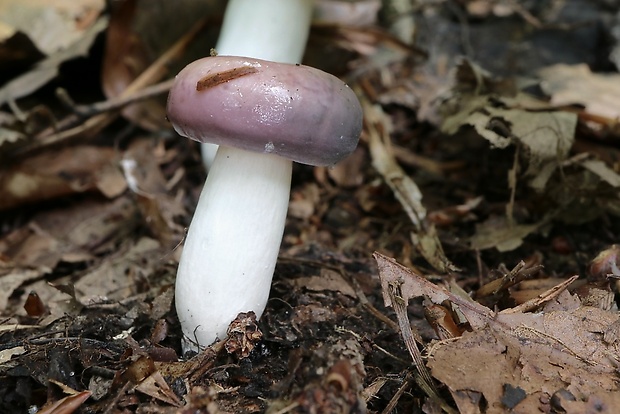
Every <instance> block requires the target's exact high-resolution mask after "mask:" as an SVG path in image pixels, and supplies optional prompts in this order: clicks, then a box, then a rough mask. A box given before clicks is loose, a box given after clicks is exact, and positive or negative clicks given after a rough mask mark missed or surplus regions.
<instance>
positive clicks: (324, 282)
mask: <svg viewBox="0 0 620 414" xmlns="http://www.w3.org/2000/svg"><path fill="white" fill-rule="evenodd" d="M291 283H292V285H293V286H294V287H296V288H305V289H308V290H312V291H315V292H320V291H324V290H328V291H332V292H339V293H342V294H343V295H347V296H350V297H352V298H354V297H356V294H355V290H354V289H353V288H352V287H351V285H350V284H349V283H347V281H346V280H344V279H343V278H342V276H341V275H340V273H338V272H336V271H334V270H330V269H321V275H320V276H310V277H300V278H296V279H293V280H292V282H291Z"/></svg>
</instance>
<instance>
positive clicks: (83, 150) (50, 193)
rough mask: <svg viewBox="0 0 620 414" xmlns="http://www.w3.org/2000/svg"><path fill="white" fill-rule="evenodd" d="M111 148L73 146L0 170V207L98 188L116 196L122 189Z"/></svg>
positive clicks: (122, 184) (114, 154) (122, 179)
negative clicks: (0, 196) (0, 194)
mask: <svg viewBox="0 0 620 414" xmlns="http://www.w3.org/2000/svg"><path fill="white" fill-rule="evenodd" d="M115 158H116V152H115V151H114V149H112V148H107V147H106V148H104V147H93V146H86V145H83V146H77V147H67V148H63V149H60V150H56V151H46V152H44V153H42V154H40V155H36V156H33V157H29V158H27V159H25V160H23V161H21V162H18V163H16V164H13V165H9V166H7V167H6V168H3V169H2V170H0V193H2V194H3V196H2V198H1V199H0V210H3V209H9V208H15V207H18V206H21V205H24V204H32V203H36V202H39V201H43V200H49V199H52V198H57V197H61V196H66V195H69V194H74V193H82V192H85V191H93V190H95V189H99V188H100V187H101V188H103V189H104V190H106V192H108V193H109V194H110V195H112V196H116V195H118V194H120V193H122V192H123V191H124V189H125V186H124V178H123V176H122V175H121V174H120V171H119V170H118V168H116V167H115Z"/></svg>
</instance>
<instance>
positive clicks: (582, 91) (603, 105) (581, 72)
mask: <svg viewBox="0 0 620 414" xmlns="http://www.w3.org/2000/svg"><path fill="white" fill-rule="evenodd" d="M538 75H539V76H540V77H541V79H542V82H541V84H540V86H541V87H542V89H543V90H544V91H545V93H547V94H548V95H549V96H551V103H552V104H554V105H575V104H579V105H583V106H584V107H585V109H586V111H587V112H589V113H591V114H594V115H598V116H602V117H605V118H609V119H617V118H619V117H620V75H619V74H617V73H615V74H600V73H592V72H591V71H590V68H589V67H588V65H586V64H585V63H584V64H579V65H566V64H559V65H553V66H549V67H547V68H544V69H541V70H540V71H539V72H538Z"/></svg>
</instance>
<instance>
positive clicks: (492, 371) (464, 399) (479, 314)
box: [374, 253, 620, 413]
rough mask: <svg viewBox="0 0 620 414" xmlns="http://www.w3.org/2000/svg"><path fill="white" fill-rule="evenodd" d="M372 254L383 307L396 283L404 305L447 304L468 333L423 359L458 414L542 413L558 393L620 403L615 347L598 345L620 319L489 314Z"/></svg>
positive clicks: (591, 314)
mask: <svg viewBox="0 0 620 414" xmlns="http://www.w3.org/2000/svg"><path fill="white" fill-rule="evenodd" d="M374 256H375V259H376V260H377V264H378V266H379V275H380V278H381V284H382V289H383V291H384V299H385V300H386V304H387V305H390V303H389V297H388V296H387V295H386V290H387V289H389V286H390V285H397V286H400V290H401V292H402V296H401V297H402V300H404V301H408V300H409V299H410V298H413V297H417V296H425V297H427V298H429V299H430V300H431V301H432V302H433V303H435V304H440V303H442V302H443V301H444V300H449V301H451V302H452V303H454V304H456V305H458V306H459V308H460V310H461V311H462V312H463V314H465V316H466V317H467V320H468V321H469V322H470V325H471V326H472V328H474V331H473V332H466V333H465V334H463V336H462V337H461V338H459V339H458V340H452V341H444V342H440V343H437V344H435V345H434V346H433V347H432V348H431V350H430V356H429V359H428V365H429V367H430V368H431V372H432V375H433V376H434V377H435V378H436V379H438V380H440V381H441V382H443V383H444V384H445V385H446V386H447V387H448V389H449V390H450V392H451V393H452V395H453V397H454V399H455V401H456V403H457V405H458V406H459V409H460V410H461V411H467V412H481V410H486V411H485V412H488V413H504V412H506V410H507V408H508V407H509V406H512V407H513V409H514V410H515V412H528V413H529V412H537V411H539V410H541V411H543V412H544V411H548V406H547V409H546V408H545V407H546V406H545V404H548V403H549V401H550V400H551V398H552V397H553V396H554V395H555V394H556V393H558V392H564V391H563V390H566V391H568V392H569V393H570V394H571V395H572V396H573V397H574V398H572V400H573V401H576V402H578V403H580V404H588V403H590V402H592V401H594V400H597V401H601V402H603V406H607V407H612V406H613V404H617V403H619V402H620V388H619V385H618V382H617V379H616V367H617V363H618V357H617V355H618V349H617V344H613V345H612V344H610V343H608V342H605V341H603V336H604V334H605V333H606V332H609V329H610V327H611V326H614V325H615V324H617V323H618V321H619V320H620V315H618V314H617V313H616V312H608V311H605V310H601V309H598V308H593V307H588V306H581V307H579V308H577V309H572V310H557V311H548V312H544V313H518V314H517V313H515V314H510V313H502V314H494V313H493V312H491V310H490V309H488V308H486V307H484V306H481V305H479V304H476V303H473V302H468V301H466V300H463V299H461V298H460V297H457V296H454V295H452V294H450V293H449V292H448V291H446V290H445V289H443V288H441V287H439V286H436V285H433V284H431V283H430V282H428V281H427V280H426V279H424V278H423V277H421V276H419V275H416V274H415V273H413V272H411V271H410V270H408V269H406V268H404V267H403V266H401V265H399V264H397V263H396V262H395V261H393V260H392V259H389V258H387V257H385V256H382V255H380V254H378V253H375V254H374ZM518 390H522V391H524V392H521V391H518ZM513 391H515V392H516V391H518V392H517V393H516V394H514V393H513ZM480 396H483V398H480ZM545 401H546V402H545Z"/></svg>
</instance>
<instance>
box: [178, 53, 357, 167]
mask: <svg viewBox="0 0 620 414" xmlns="http://www.w3.org/2000/svg"><path fill="white" fill-rule="evenodd" d="M168 119H170V121H171V122H172V124H173V126H174V129H175V130H176V131H177V132H178V133H179V134H181V135H183V136H186V137H188V138H192V139H194V140H197V141H200V142H210V143H213V144H219V145H226V146H232V147H237V148H241V149H244V150H249V151H254V152H264V153H271V154H277V155H280V156H282V157H285V158H288V159H291V160H293V161H297V162H300V163H302V164H310V165H333V164H335V163H337V162H338V161H340V160H341V159H342V158H344V157H346V156H347V155H349V154H350V153H351V152H352V151H353V150H354V149H355V147H356V146H357V142H358V140H359V136H360V133H361V131H362V108H361V106H360V103H359V101H358V99H357V97H356V96H355V93H353V91H352V90H351V89H350V88H349V87H348V86H347V85H346V84H345V83H343V82H342V81H341V80H340V79H338V78H336V77H335V76H332V75H330V74H328V73H325V72H323V71H321V70H319V69H315V68H311V67H309V66H303V65H291V64H284V63H274V62H268V61H264V60H259V59H251V58H245V57H234V56H216V57H208V58H204V59H200V60H197V61H195V62H193V63H191V64H189V65H188V66H186V67H185V68H184V69H183V70H182V71H181V72H180V73H179V74H178V75H177V77H176V80H175V83H174V85H173V87H172V89H171V90H170V94H169V96H168Z"/></svg>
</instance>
